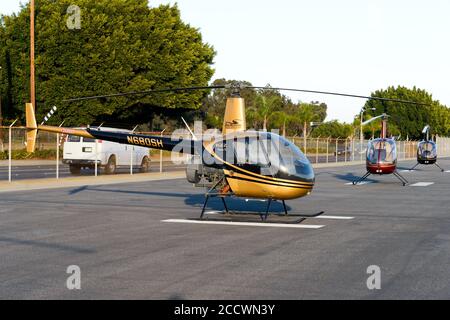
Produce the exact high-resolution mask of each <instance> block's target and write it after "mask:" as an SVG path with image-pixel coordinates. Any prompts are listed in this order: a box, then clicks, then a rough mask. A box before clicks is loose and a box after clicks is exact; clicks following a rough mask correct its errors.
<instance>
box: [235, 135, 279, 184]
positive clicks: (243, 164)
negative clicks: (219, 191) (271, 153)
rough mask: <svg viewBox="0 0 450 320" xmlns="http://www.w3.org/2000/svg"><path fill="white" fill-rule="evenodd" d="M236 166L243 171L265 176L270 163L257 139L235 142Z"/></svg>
mask: <svg viewBox="0 0 450 320" xmlns="http://www.w3.org/2000/svg"><path fill="white" fill-rule="evenodd" d="M234 150H235V156H236V165H237V166H238V167H239V168H242V169H244V170H247V171H250V172H253V173H256V174H264V175H266V171H267V170H266V169H267V168H269V167H270V161H269V158H268V156H267V151H266V149H265V148H264V146H263V143H262V142H261V141H260V140H259V139H257V138H248V137H247V138H245V139H239V140H236V141H235V148H234Z"/></svg>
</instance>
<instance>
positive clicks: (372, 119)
mask: <svg viewBox="0 0 450 320" xmlns="http://www.w3.org/2000/svg"><path fill="white" fill-rule="evenodd" d="M387 116H388V115H386V114H382V115H381V116H378V117H374V118H370V119H369V120H367V121H365V122H363V123H362V124H361V125H363V126H365V125H366V124H369V123H371V122H373V121H375V120H378V119H381V118H385V117H387Z"/></svg>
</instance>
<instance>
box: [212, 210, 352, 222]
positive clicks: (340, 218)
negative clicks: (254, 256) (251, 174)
mask: <svg viewBox="0 0 450 320" xmlns="http://www.w3.org/2000/svg"><path fill="white" fill-rule="evenodd" d="M223 213H224V212H223V211H206V212H205V214H206V215H219V214H223ZM243 215H245V213H243ZM261 215H264V214H263V213H262V214H261ZM272 216H274V217H276V216H277V215H276V214H272ZM279 216H281V217H284V215H279ZM288 217H289V214H288ZM291 218H292V216H291ZM305 218H306V219H327V220H353V219H355V217H345V216H318V217H305Z"/></svg>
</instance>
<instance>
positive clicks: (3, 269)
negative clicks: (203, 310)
mask: <svg viewBox="0 0 450 320" xmlns="http://www.w3.org/2000/svg"><path fill="white" fill-rule="evenodd" d="M413 164H414V163H413V162H403V163H401V165H400V169H399V170H400V172H401V174H403V175H404V176H405V178H406V179H408V180H409V181H410V185H408V186H405V187H403V186H402V185H401V184H400V182H399V181H398V180H397V179H396V178H395V177H394V176H381V177H380V176H376V177H370V179H369V180H368V182H367V183H366V184H363V185H358V186H353V185H351V181H352V180H353V179H355V178H356V177H357V176H359V175H361V174H364V167H363V166H362V165H355V166H348V167H336V168H322V169H316V173H317V181H316V186H315V188H314V191H313V194H312V195H311V196H308V197H305V198H302V199H297V200H294V201H289V202H288V203H287V204H288V207H289V209H290V210H291V212H296V213H300V212H301V213H303V214H313V213H316V212H318V211H325V213H324V216H322V218H316V219H307V220H306V221H304V222H303V223H301V224H300V226H302V227H298V226H299V225H277V224H275V223H268V224H261V223H254V224H252V223H248V224H245V223H242V222H241V221H240V219H236V220H234V221H232V223H231V224H230V223H229V222H228V223H225V222H224V221H223V220H222V219H220V215H218V214H217V211H220V210H222V205H221V203H220V201H217V200H213V201H211V203H210V205H209V206H208V207H207V210H208V216H209V217H210V220H208V221H198V220H196V218H198V216H199V214H200V210H201V206H202V204H203V201H204V192H205V190H204V189H195V188H193V187H192V186H191V185H190V184H189V183H187V182H186V180H185V179H176V180H160V181H146V182H137V183H126V184H116V185H94V186H92V185H91V186H77V187H70V188H60V189H52V190H34V191H20V192H8V193H0V204H1V205H0V257H1V259H0V298H1V299H14V298H19V299H293V300H297V299H450V268H449V266H448V262H449V261H450V212H449V207H450V200H449V195H450V173H449V172H444V173H442V172H440V171H439V170H438V169H437V168H435V167H431V166H429V167H419V168H418V170H416V171H412V172H410V171H408V170H407V169H408V168H409V167H411V166H412V165H413ZM441 165H442V166H443V167H444V168H446V170H450V160H442V161H441ZM227 201H228V205H229V207H230V208H231V209H235V210H236V209H243V208H245V210H247V211H254V212H257V211H262V210H264V207H265V203H263V202H259V201H251V200H250V201H245V200H243V199H239V200H232V199H227ZM273 210H274V211H277V212H280V211H281V210H282V209H281V205H280V204H279V203H278V204H275V205H274V207H273ZM218 217H219V218H218ZM256 221H257V220H256ZM269 221H270V222H271V221H272V220H269ZM204 222H206V223H204ZM72 265H76V266H78V267H79V268H80V270H81V290H69V289H68V288H67V286H66V282H67V279H68V277H69V276H70V275H69V274H68V273H67V268H68V267H69V266H72ZM373 266H376V267H379V268H380V272H381V273H380V281H381V289H380V290H377V289H374V290H370V289H369V287H368V286H367V281H368V279H369V277H370V276H371V274H369V273H368V270H369V271H370V270H372V269H371V267H372V268H373Z"/></svg>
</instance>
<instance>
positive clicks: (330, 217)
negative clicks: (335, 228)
mask: <svg viewBox="0 0 450 320" xmlns="http://www.w3.org/2000/svg"><path fill="white" fill-rule="evenodd" d="M308 219H311V218H308ZM313 219H327V220H328V219H329V220H353V219H355V217H345V216H318V217H314V218H313Z"/></svg>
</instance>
